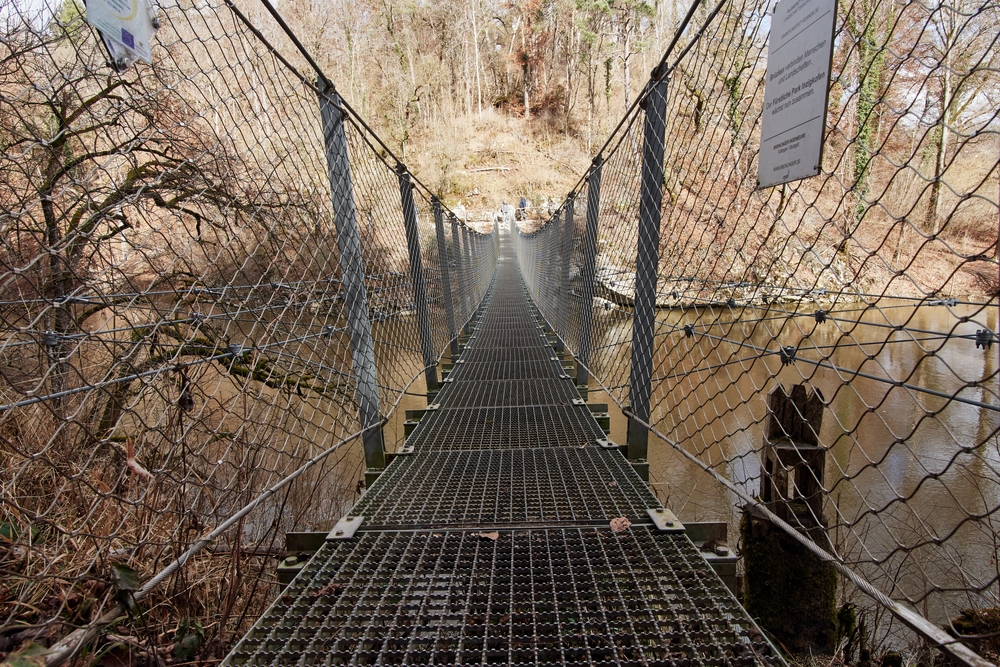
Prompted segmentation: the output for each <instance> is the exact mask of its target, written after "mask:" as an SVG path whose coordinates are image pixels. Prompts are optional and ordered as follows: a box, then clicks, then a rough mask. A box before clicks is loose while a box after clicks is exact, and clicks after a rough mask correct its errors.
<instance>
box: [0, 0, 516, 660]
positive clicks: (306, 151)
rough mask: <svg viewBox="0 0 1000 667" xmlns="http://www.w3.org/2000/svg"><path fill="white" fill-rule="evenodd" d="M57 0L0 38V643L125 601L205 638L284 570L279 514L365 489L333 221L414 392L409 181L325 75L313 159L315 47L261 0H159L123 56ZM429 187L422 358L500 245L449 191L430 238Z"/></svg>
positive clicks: (386, 391)
mask: <svg viewBox="0 0 1000 667" xmlns="http://www.w3.org/2000/svg"><path fill="white" fill-rule="evenodd" d="M75 8H76V5H75V4H74V3H67V4H64V5H63V8H62V9H60V10H59V12H58V13H57V14H56V16H55V17H54V18H52V19H51V21H49V22H48V23H46V24H45V25H37V24H36V23H32V22H30V21H27V20H24V21H17V20H15V19H13V18H11V21H10V22H9V24H8V25H7V26H5V28H4V31H3V32H2V33H0V71H2V75H0V227H2V235H0V244H2V245H0V461H2V466H3V468H2V470H3V473H2V475H0V478H2V482H0V486H2V502H0V563H2V565H0V568H2V571H3V577H2V582H0V612H2V614H0V642H3V645H2V647H0V650H3V651H6V650H10V649H11V648H12V647H15V646H16V645H18V644H20V643H21V642H22V641H24V640H27V639H31V640H35V641H38V642H41V643H45V644H50V643H52V641H54V640H55V639H56V638H58V637H61V636H64V635H66V634H67V633H69V632H70V631H72V630H73V629H74V628H79V627H83V626H87V625H88V624H91V623H93V622H94V621H95V620H97V619H102V618H103V620H104V621H108V620H110V619H113V618H114V617H115V614H114V613H112V614H110V616H109V615H108V612H109V611H114V610H115V609H116V607H115V605H116V604H117V603H118V602H122V603H126V604H125V606H126V607H129V606H130V603H128V598H130V597H136V598H146V599H145V600H144V601H143V603H142V608H143V609H144V610H145V611H144V612H143V616H142V622H141V623H140V624H139V625H140V626H141V627H142V628H143V630H142V632H141V633H140V634H141V635H142V636H141V637H139V638H138V641H139V642H140V643H139V645H138V647H139V649H142V646H146V647H147V648H149V649H150V650H151V647H153V646H155V645H157V644H161V643H162V642H161V641H160V640H158V639H157V638H158V637H160V636H161V635H163V633H167V634H166V635H163V636H166V637H168V641H169V640H170V639H171V638H172V635H171V634H170V633H171V632H173V631H174V629H175V624H176V623H177V619H179V618H180V619H183V618H185V617H189V618H192V619H198V620H199V621H200V623H201V625H200V626H199V628H198V632H202V630H203V631H204V633H207V636H206V638H205V641H206V642H209V641H210V642H215V644H216V645H217V647H218V648H217V650H215V651H214V652H215V653H220V654H221V653H224V649H225V648H226V647H227V646H228V645H229V643H231V641H232V638H233V637H234V636H239V635H240V634H242V632H243V631H245V630H246V628H247V627H249V623H250V622H252V621H253V620H254V618H255V617H256V615H257V614H259V613H260V612H261V611H262V610H263V609H264V608H265V607H266V605H267V603H268V602H269V601H270V599H271V598H272V597H273V595H274V593H275V592H276V590H277V588H276V586H275V585H274V560H273V559H274V557H275V556H276V555H278V554H279V553H280V552H281V548H282V547H283V537H284V534H285V533H286V532H290V531H296V530H310V529H311V530H317V529H319V530H322V529H324V528H328V527H329V526H330V525H331V524H332V523H333V522H334V521H335V520H336V519H338V518H339V517H340V516H342V514H343V512H344V511H345V510H346V509H347V508H348V507H350V505H351V504H352V503H353V501H354V500H355V499H356V493H357V491H358V489H359V488H360V486H359V484H358V483H359V480H362V479H363V475H362V473H363V471H364V469H365V466H366V462H365V456H364V453H363V452H362V447H361V445H360V442H361V439H360V438H358V435H359V434H360V433H361V431H362V429H363V428H364V427H369V430H372V429H377V428H380V427H381V423H376V424H362V423H361V422H360V421H359V414H358V394H357V391H358V382H357V380H356V378H357V377H358V375H357V373H356V371H357V367H356V366H355V365H354V364H353V363H352V347H351V344H350V339H351V336H352V335H354V333H355V332H353V331H352V330H351V327H352V326H353V325H352V321H353V320H352V318H351V317H349V313H348V312H347V305H345V304H346V303H347V301H346V300H345V299H346V295H345V290H344V289H343V286H344V282H345V275H344V267H343V266H342V265H341V252H342V248H341V247H340V245H339V244H340V242H341V241H342V238H341V235H340V234H338V232H337V231H336V230H337V229H338V226H340V225H343V224H349V225H352V226H354V227H355V231H354V232H353V233H354V234H356V236H357V241H358V243H359V245H360V253H361V255H360V256H361V263H362V266H360V267H354V268H355V269H359V270H360V271H361V272H362V275H363V286H364V292H365V294H366V296H365V298H366V302H365V301H362V302H361V311H359V312H363V313H364V314H365V315H366V317H367V321H368V322H369V323H370V342H369V345H372V344H373V348H374V359H375V368H376V370H377V372H376V376H377V389H378V394H379V398H380V401H381V414H382V415H389V414H391V413H392V412H393V411H394V410H395V406H396V405H397V404H398V403H399V401H400V399H401V398H402V396H403V395H404V393H405V392H410V393H413V392H417V393H420V392H422V391H424V387H423V384H422V383H423V379H422V371H424V369H425V361H426V360H425V359H423V358H422V356H421V352H422V345H421V337H420V330H419V326H418V319H419V318H418V311H419V309H420V307H421V305H422V304H419V303H417V302H416V300H415V297H414V293H415V292H414V284H413V282H412V276H413V275H415V274H414V273H413V272H412V267H411V262H410V258H409V256H408V253H407V235H406V232H405V228H404V213H403V208H402V200H401V181H400V177H399V175H398V173H397V168H396V164H395V161H394V158H393V157H392V155H391V153H390V152H389V151H388V150H387V149H386V148H385V146H384V144H382V143H381V141H380V140H379V139H378V137H377V136H375V135H374V134H373V132H372V131H371V130H370V129H368V128H367V126H366V125H365V124H364V122H363V120H362V119H360V118H358V117H357V116H355V115H354V113H353V112H352V111H351V110H350V109H349V108H347V107H341V106H340V102H339V98H336V94H335V93H333V92H332V89H331V91H328V92H324V93H323V94H322V95H323V96H324V101H325V103H328V104H331V105H333V106H332V107H331V108H336V109H337V111H336V117H337V118H341V117H342V118H343V123H342V125H339V127H341V128H342V131H343V133H344V135H343V136H344V137H345V139H346V142H345V143H346V146H347V155H346V156H336V155H331V151H332V150H334V149H333V148H331V141H330V136H332V134H331V133H333V132H334V129H333V128H331V127H326V128H324V125H323V123H322V121H321V114H320V94H318V91H317V87H316V86H315V85H314V81H315V79H314V78H313V77H314V76H315V74H313V73H312V72H310V75H309V77H306V76H304V75H303V74H302V72H305V71H309V65H308V64H307V63H306V60H308V57H307V56H305V55H304V54H303V53H300V52H298V53H297V52H296V50H295V48H293V46H291V45H290V44H289V39H290V38H289V36H288V35H286V34H285V33H283V31H282V27H283V26H281V25H279V24H278V23H277V22H276V20H275V19H274V18H273V17H272V16H270V15H269V14H268V13H267V11H266V10H265V7H264V5H260V6H251V7H247V8H246V9H245V13H243V12H241V11H239V10H238V9H237V8H236V7H235V6H233V5H230V4H225V3H222V2H212V1H199V2H198V3H196V4H192V3H188V2H180V3H176V4H172V5H170V7H169V8H167V9H165V10H163V11H161V14H160V20H161V22H162V27H161V28H160V29H159V32H158V33H157V40H156V44H155V45H154V48H153V55H154V57H153V61H154V62H153V65H152V66H147V65H144V64H141V63H140V64H138V65H136V66H134V67H132V68H131V69H129V70H128V71H126V72H124V73H121V74H117V73H115V72H114V71H113V70H112V69H111V68H109V67H108V65H107V64H106V59H107V56H106V53H105V52H104V49H103V47H102V46H101V43H100V42H99V40H98V38H97V37H96V33H95V32H94V31H93V30H92V29H91V28H90V27H89V26H87V25H86V24H85V23H84V22H83V19H82V17H81V16H80V15H79V13H78V11H77V10H76V9H75ZM9 9H11V8H10V7H4V8H3V10H4V11H3V14H4V16H5V17H12V16H13V14H12V13H10V12H8V10H9ZM275 45H276V46H275ZM321 80H322V78H321ZM341 114H342V116H341ZM324 129H325V130H326V135H325V134H324ZM338 157H346V158H347V160H348V161H349V163H350V171H351V173H350V180H346V176H345V175H344V173H343V170H341V171H340V172H338V171H337V169H333V171H334V172H335V173H333V174H331V173H330V172H329V171H328V161H329V163H330V164H333V163H336V159H337V158H338ZM338 174H339V176H338ZM331 177H336V178H340V179H341V180H340V181H339V182H340V183H341V185H343V183H349V184H350V185H351V192H347V190H345V189H344V188H342V187H340V188H339V189H338V187H339V186H336V185H335V186H334V190H333V194H334V195H336V196H335V197H333V198H332V197H331ZM404 181H406V183H407V184H408V185H409V182H410V181H409V177H405V178H404ZM410 187H412V186H410ZM425 191H426V188H424V187H423V186H422V185H420V184H419V183H417V184H416V192H417V194H418V196H417V198H416V207H417V217H416V219H417V221H418V231H419V234H418V237H419V243H420V247H419V256H420V257H421V259H422V269H423V275H424V277H425V280H426V285H425V291H426V297H427V298H426V304H425V305H427V306H428V310H427V312H428V321H429V322H430V325H431V332H432V336H431V340H429V341H425V343H426V344H429V346H430V348H431V350H432V352H431V355H432V357H433V356H434V355H440V354H441V353H443V352H444V351H445V350H447V347H448V342H449V340H450V338H451V337H452V336H454V335H456V332H453V331H450V330H449V325H448V323H447V321H446V318H445V310H446V309H445V301H446V300H447V299H450V300H452V301H453V302H454V313H455V318H456V322H457V326H458V327H461V326H462V325H463V324H464V323H465V322H466V321H468V320H469V318H470V317H471V316H472V313H473V311H474V309H475V308H476V306H477V305H478V304H479V302H480V301H481V300H482V298H483V296H484V295H485V293H486V290H487V289H488V286H489V280H490V276H491V275H492V273H493V270H494V267H495V266H496V260H497V247H496V237H495V235H492V234H482V233H480V232H478V231H475V230H473V229H471V228H469V227H467V226H465V225H464V224H460V223H458V222H457V220H456V219H455V218H454V216H453V215H452V214H451V212H450V211H448V210H447V209H444V210H443V215H444V224H443V227H442V232H443V234H444V238H443V247H444V248H445V251H444V255H442V254H441V252H440V251H439V246H438V244H437V239H436V235H435V232H436V230H435V225H434V216H433V211H432V204H431V202H430V200H429V199H428V196H427V195H426V192H425ZM345 193H346V194H349V195H351V196H352V197H353V204H354V210H355V216H354V217H355V220H348V219H347V218H349V217H350V216H349V215H348V212H347V211H346V210H343V211H341V210H335V204H333V203H332V202H333V201H334V200H336V199H337V196H339V197H343V196H345ZM338 201H339V200H338ZM338 215H339V216H340V218H339V219H338V217H337V216H338ZM445 268H447V269H448V270H449V272H450V285H451V291H450V293H445V292H444V291H443V288H442V284H443V283H442V278H441V274H442V271H443V270H444V269H445ZM432 361H436V358H435V359H432ZM368 370H371V369H370V368H369V369H368ZM133 571H134V572H135V574H136V575H137V577H138V581H133V574H132V572H133ZM136 589H138V590H136ZM102 615H103V616H102ZM192 623H193V621H192ZM184 627H186V628H188V630H189V631H190V634H191V636H192V637H194V636H195V635H197V634H198V633H196V632H195V631H194V629H193V628H194V625H192V624H189V625H188V626H184ZM179 632H180V635H178V637H177V639H178V641H180V640H182V639H183V637H184V636H185V635H184V632H185V631H184V629H183V628H182V630H181V631H179ZM84 639H85V637H84V636H83V635H80V634H76V635H71V640H72V641H69V642H67V643H65V644H63V645H60V646H61V648H62V649H65V651H67V652H68V651H72V650H76V649H79V648H80V645H81V644H82V643H83V640H84ZM147 642H148V643H147ZM65 654H66V653H65V652H64V655H65ZM206 655H207V654H206Z"/></svg>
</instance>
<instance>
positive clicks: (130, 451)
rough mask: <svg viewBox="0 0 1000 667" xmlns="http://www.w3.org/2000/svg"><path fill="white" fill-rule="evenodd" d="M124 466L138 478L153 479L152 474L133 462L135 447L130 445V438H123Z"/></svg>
mask: <svg viewBox="0 0 1000 667" xmlns="http://www.w3.org/2000/svg"><path fill="white" fill-rule="evenodd" d="M125 465H127V466H128V468H129V470H131V471H132V472H134V473H135V474H136V475H138V476H139V477H145V478H146V479H153V475H152V473H150V472H149V471H148V470H146V469H145V468H143V467H142V465H140V464H139V463H138V462H137V461H136V460H135V445H133V444H132V438H125Z"/></svg>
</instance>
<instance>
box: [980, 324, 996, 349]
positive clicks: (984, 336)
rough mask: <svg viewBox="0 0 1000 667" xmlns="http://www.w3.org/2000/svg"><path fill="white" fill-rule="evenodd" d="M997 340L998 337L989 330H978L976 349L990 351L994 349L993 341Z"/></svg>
mask: <svg viewBox="0 0 1000 667" xmlns="http://www.w3.org/2000/svg"><path fill="white" fill-rule="evenodd" d="M995 340H996V335H995V334H994V333H993V332H992V331H990V330H989V329H976V349H977V350H978V349H979V348H980V347H981V348H983V349H984V350H989V349H990V348H992V347H993V341H995Z"/></svg>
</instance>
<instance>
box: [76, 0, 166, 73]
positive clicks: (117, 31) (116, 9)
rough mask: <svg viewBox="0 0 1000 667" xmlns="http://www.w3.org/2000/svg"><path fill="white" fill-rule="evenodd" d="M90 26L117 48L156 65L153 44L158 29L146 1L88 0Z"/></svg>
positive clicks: (88, 21)
mask: <svg viewBox="0 0 1000 667" xmlns="http://www.w3.org/2000/svg"><path fill="white" fill-rule="evenodd" d="M87 23H89V24H90V25H92V26H94V27H95V28H97V29H98V30H100V31H101V34H102V35H104V38H105V39H106V40H108V41H111V42H114V45H115V46H117V47H123V48H125V49H127V50H128V51H129V52H130V53H132V54H134V56H135V57H137V58H142V59H143V60H145V61H146V62H147V63H152V62H153V55H152V53H151V52H150V48H151V46H150V42H152V40H153V35H154V34H155V32H156V28H155V27H154V26H153V20H152V16H151V15H150V11H149V5H148V4H147V1H146V0H87Z"/></svg>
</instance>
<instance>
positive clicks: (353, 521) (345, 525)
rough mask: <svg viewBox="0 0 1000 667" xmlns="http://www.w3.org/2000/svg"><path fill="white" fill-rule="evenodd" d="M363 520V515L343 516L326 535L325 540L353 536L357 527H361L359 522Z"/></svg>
mask: <svg viewBox="0 0 1000 667" xmlns="http://www.w3.org/2000/svg"><path fill="white" fill-rule="evenodd" d="M364 520H365V518H364V517H363V516H345V517H344V518H343V519H341V520H340V521H338V522H337V525H336V526H334V527H333V530H331V531H330V533H329V534H328V535H327V536H326V539H327V541H328V542H329V541H333V540H349V539H351V538H352V537H354V533H356V532H358V528H360V527H361V522H362V521H364Z"/></svg>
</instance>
